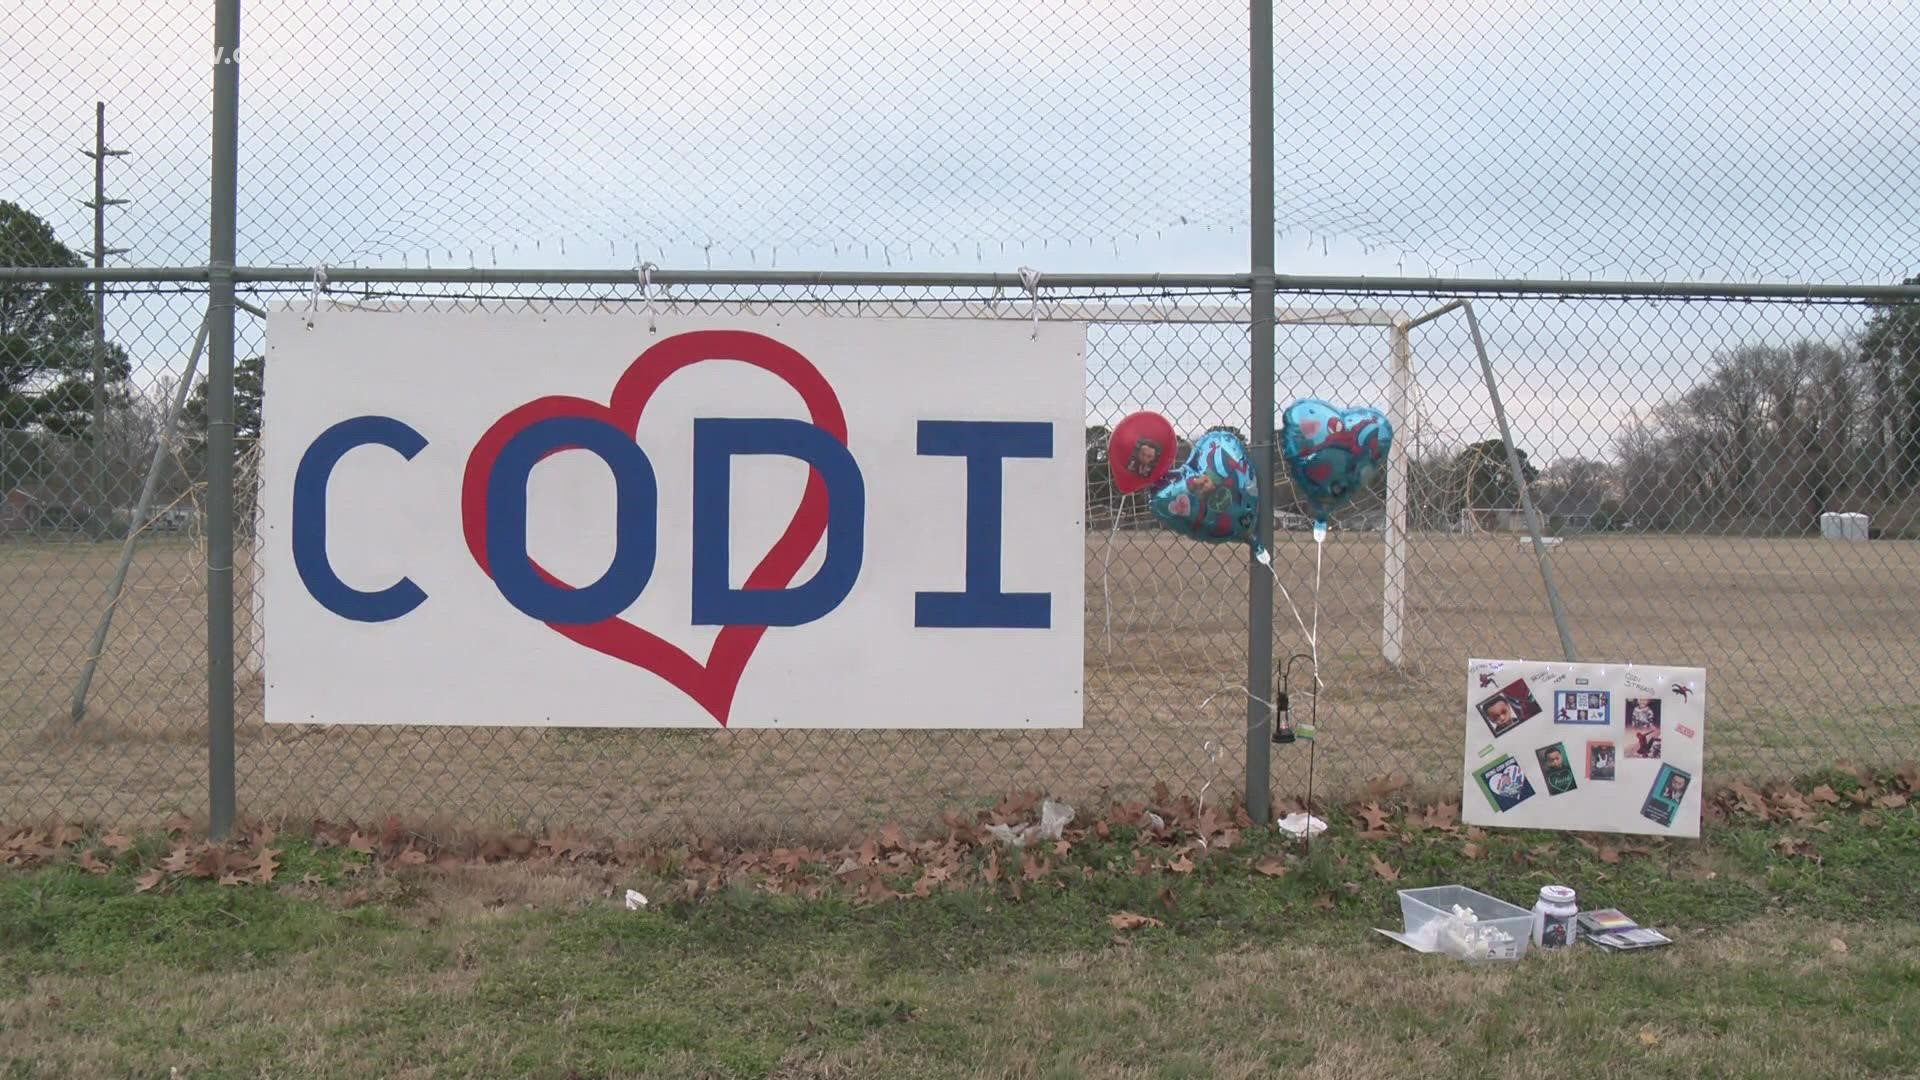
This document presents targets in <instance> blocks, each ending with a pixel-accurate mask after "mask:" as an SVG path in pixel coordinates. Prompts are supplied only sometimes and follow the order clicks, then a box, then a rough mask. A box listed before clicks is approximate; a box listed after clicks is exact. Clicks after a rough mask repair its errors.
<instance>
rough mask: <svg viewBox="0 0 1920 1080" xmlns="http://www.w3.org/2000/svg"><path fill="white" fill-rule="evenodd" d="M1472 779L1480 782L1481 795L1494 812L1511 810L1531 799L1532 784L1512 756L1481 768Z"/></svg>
mask: <svg viewBox="0 0 1920 1080" xmlns="http://www.w3.org/2000/svg"><path fill="white" fill-rule="evenodd" d="M1474 779H1476V780H1478V781H1479V782H1480V792H1481V794H1483V795H1485V796H1486V797H1487V802H1488V803H1489V804H1490V805H1492V807H1493V808H1494V810H1495V811H1496V812H1499V811H1504V810H1511V809H1513V808H1514V807H1516V806H1518V805H1520V804H1521V803H1523V802H1526V801H1527V800H1528V799H1529V798H1532V797H1533V783H1532V782H1531V781H1529V780H1528V779H1527V773H1526V770H1525V769H1522V768H1521V767H1520V763H1519V762H1518V761H1515V760H1514V758H1513V756H1512V755H1508V756H1506V757H1503V758H1501V759H1500V760H1498V761H1495V762H1493V763H1491V764H1488V765H1485V766H1482V767H1481V769H1480V771H1479V772H1477V773H1475V774H1474Z"/></svg>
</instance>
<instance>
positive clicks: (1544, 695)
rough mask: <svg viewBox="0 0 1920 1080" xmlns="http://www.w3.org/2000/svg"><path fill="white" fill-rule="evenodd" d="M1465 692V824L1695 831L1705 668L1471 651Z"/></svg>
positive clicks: (1676, 833) (1703, 729)
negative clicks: (1479, 655)
mask: <svg viewBox="0 0 1920 1080" xmlns="http://www.w3.org/2000/svg"><path fill="white" fill-rule="evenodd" d="M1465 691H1466V692H1465V700H1464V704H1465V706H1466V708H1465V710H1464V711H1465V715H1464V717H1463V721H1464V725H1465V726H1464V729H1463V730H1464V732H1465V736H1466V738H1465V746H1464V748H1463V749H1464V753H1463V755H1462V761H1463V775H1462V791H1461V807H1462V810H1461V817H1462V820H1463V821H1464V822H1465V823H1467V824H1470V825H1479V826H1499V827H1507V828H1537V829H1568V830H1576V831H1583V832H1613V833H1636V834H1641V835H1656V836H1681V837H1691V836H1698V835H1700V796H1701V787H1702V779H1701V778H1702V777H1703V775H1704V765H1705V738H1706V730H1707V707H1708V702H1709V694H1708V690H1707V673H1706V671H1705V669H1703V668H1697V667H1671V666H1665V665H1653V666H1648V665H1643V664H1639V663H1635V664H1633V665H1631V666H1619V665H1614V664H1569V663H1566V662H1564V661H1546V660H1513V659H1506V660H1483V659H1472V660H1469V661H1468V665H1467V678H1466V682H1465ZM1543 705H1550V706H1551V709H1550V710H1549V709H1547V708H1542V706H1543ZM1543 714H1544V715H1545V716H1546V718H1547V719H1546V720H1544V721H1535V722H1532V723H1529V721H1530V720H1532V719H1533V718H1534V717H1536V716H1540V715H1543ZM1536 795H1538V796H1540V797H1538V798H1535V797H1534V796H1536Z"/></svg>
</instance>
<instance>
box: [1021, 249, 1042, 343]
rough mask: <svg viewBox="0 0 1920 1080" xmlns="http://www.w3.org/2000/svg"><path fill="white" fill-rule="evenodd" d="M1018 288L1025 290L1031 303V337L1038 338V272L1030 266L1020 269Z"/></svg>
mask: <svg viewBox="0 0 1920 1080" xmlns="http://www.w3.org/2000/svg"><path fill="white" fill-rule="evenodd" d="M1020 287H1021V288H1023V289H1025V290H1027V297H1028V299H1030V300H1031V301H1032V302H1033V336H1034V337H1036V338H1038V337H1039V336H1040V271H1038V270H1035V269H1034V268H1033V267H1031V266H1023V267H1021V268H1020Z"/></svg>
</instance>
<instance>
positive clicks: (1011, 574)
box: [261, 304, 1086, 729]
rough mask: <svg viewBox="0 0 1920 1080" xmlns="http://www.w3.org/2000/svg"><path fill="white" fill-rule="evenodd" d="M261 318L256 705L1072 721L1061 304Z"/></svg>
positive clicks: (1068, 454) (485, 717) (273, 718)
mask: <svg viewBox="0 0 1920 1080" xmlns="http://www.w3.org/2000/svg"><path fill="white" fill-rule="evenodd" d="M267 337H268V350H267V363H266V386H265V402H264V408H265V414H266V415H265V420H264V423H263V425H262V427H263V434H264V439H265V458H266V460H265V467H264V476H265V491H264V495H263V498H264V515H265V530H266V533H265V539H264V542H263V544H262V553H261V554H262V558H263V560H264V563H265V573H264V575H263V578H264V581H265V582H266V583H267V584H268V587H269V588H270V589H271V590H272V593H273V595H272V597H271V602H270V603H268V604H266V605H265V614H266V617H267V630H266V654H267V656H266V673H265V674H266V719H267V720H268V722H270V723H306V724H311V723H320V724H472V725H481V724H486V725H531V726H599V727H693V728H708V729H713V728H717V727H721V726H730V727H736V728H829V727H832V728H1074V727H1079V726H1080V722H1081V712H1082V700H1081V681H1082V679H1081V676H1082V659H1083V658H1082V648H1083V644H1082V643H1083V634H1082V623H1083V619H1084V611H1083V595H1082V594H1083V590H1084V580H1085V566H1084V560H1085V550H1086V548H1085V521H1084V508H1085V468H1086V466H1085V457H1084V454H1083V453H1082V450H1083V447H1084V430H1085V400H1086V397H1085V394H1086V390H1085V345H1086V328H1085V326H1084V325H1083V324H1071V323H1056V322H1049V323H1044V324H1040V325H1037V326H1036V325H1035V324H1034V323H1032V322H1030V321H1024V320H1023V321H1018V322H1014V321H991V320H979V321H970V320H960V319H914V320H906V319H900V320H886V319H851V318H846V319H842V318H822V317H818V316H815V317H798V318H766V319H754V318H724V319H689V318H661V319H659V320H658V323H657V326H650V324H649V319H648V317H647V315H646V314H645V313H644V312H634V313H631V314H628V313H607V312H599V313H584V314H543V313H539V312H524V311H521V312H511V313H505V312H461V311H455V310H451V309H448V308H445V307H441V308H431V307H415V308H412V309H406V310H392V309H388V310H381V311H356V310H351V309H329V310H319V311H309V310H307V309H306V306H305V305H304V304H296V305H292V306H290V308H289V309H286V310H279V311H275V312H273V313H272V315H271V316H270V318H269V320H268V326H267Z"/></svg>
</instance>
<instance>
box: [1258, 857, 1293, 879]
mask: <svg viewBox="0 0 1920 1080" xmlns="http://www.w3.org/2000/svg"><path fill="white" fill-rule="evenodd" d="M1254 869H1255V870H1257V871H1259V872H1260V873H1262V874H1265V875H1267V876H1268V877H1285V876H1286V873H1287V864H1286V863H1284V862H1281V861H1280V860H1279V859H1275V858H1266V859H1261V860H1260V862H1259V864H1258V865H1256V866H1255V867H1254Z"/></svg>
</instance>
